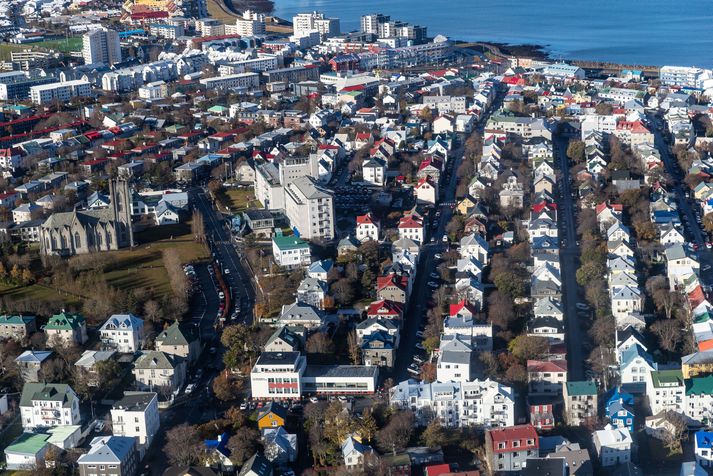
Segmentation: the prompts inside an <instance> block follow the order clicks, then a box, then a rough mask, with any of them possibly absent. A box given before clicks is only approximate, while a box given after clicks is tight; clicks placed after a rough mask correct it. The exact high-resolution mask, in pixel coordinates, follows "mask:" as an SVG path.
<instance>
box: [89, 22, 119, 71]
mask: <svg viewBox="0 0 713 476" xmlns="http://www.w3.org/2000/svg"><path fill="white" fill-rule="evenodd" d="M82 56H83V57H84V63H85V64H99V63H102V64H105V65H106V66H113V65H115V64H117V63H121V45H120V44H119V33H117V32H116V31H114V30H109V29H102V28H98V29H96V30H92V31H88V32H87V33H85V34H84V36H82Z"/></svg>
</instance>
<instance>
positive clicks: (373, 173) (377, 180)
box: [361, 157, 386, 187]
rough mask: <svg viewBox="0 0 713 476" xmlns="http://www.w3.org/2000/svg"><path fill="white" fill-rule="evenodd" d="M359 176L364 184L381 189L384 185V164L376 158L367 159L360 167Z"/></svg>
mask: <svg viewBox="0 0 713 476" xmlns="http://www.w3.org/2000/svg"><path fill="white" fill-rule="evenodd" d="M361 176H362V180H363V181H364V182H366V183H369V184H371V185H377V186H379V187H383V186H384V185H385V184H386V163H385V162H384V161H383V160H382V159H379V158H377V157H372V158H370V159H367V160H366V161H364V163H363V164H362V166H361Z"/></svg>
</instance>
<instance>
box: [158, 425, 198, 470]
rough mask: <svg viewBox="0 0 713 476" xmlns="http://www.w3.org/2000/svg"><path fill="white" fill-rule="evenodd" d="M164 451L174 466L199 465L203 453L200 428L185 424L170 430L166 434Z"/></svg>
mask: <svg viewBox="0 0 713 476" xmlns="http://www.w3.org/2000/svg"><path fill="white" fill-rule="evenodd" d="M163 451H164V453H166V456H167V457H168V461H169V462H170V463H171V464H172V465H173V466H191V465H194V464H197V463H198V462H199V460H200V456H201V452H202V441H201V439H200V435H199V433H198V427H196V426H191V425H188V424H187V423H183V424H181V425H178V426H176V427H174V428H172V429H170V430H169V431H168V432H166V444H165V445H164V447H163Z"/></svg>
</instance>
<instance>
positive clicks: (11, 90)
mask: <svg viewBox="0 0 713 476" xmlns="http://www.w3.org/2000/svg"><path fill="white" fill-rule="evenodd" d="M56 82H58V80H57V78H55V77H54V76H47V75H46V74H43V73H41V72H40V71H38V70H33V71H9V72H7V73H0V100H3V101H13V100H23V99H28V98H29V97H30V88H32V86H40V85H42V84H50V83H56Z"/></svg>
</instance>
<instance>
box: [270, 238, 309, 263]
mask: <svg viewBox="0 0 713 476" xmlns="http://www.w3.org/2000/svg"><path fill="white" fill-rule="evenodd" d="M272 256H273V258H274V259H275V262H276V263H277V264H279V265H280V266H285V267H287V268H294V267H298V266H309V264H310V262H311V258H312V255H311V253H310V249H309V243H307V242H306V241H305V240H303V239H302V238H300V237H298V236H284V235H283V234H282V233H277V234H276V235H275V236H273V237H272Z"/></svg>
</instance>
